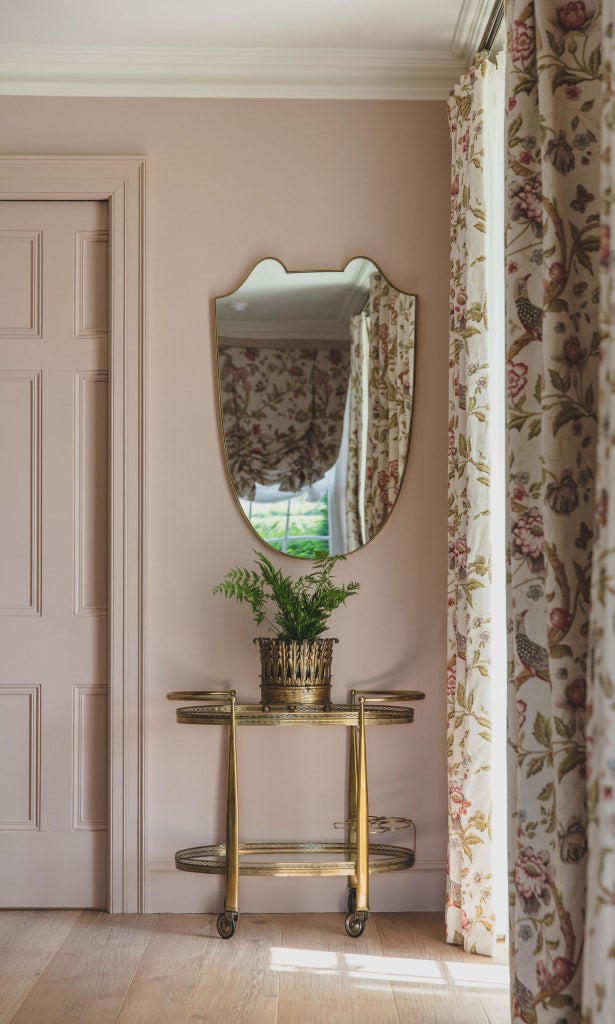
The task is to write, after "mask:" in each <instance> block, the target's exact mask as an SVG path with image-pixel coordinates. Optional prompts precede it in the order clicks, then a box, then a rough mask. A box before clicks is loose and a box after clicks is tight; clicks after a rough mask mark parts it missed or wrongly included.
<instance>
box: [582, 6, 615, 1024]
mask: <svg viewBox="0 0 615 1024" xmlns="http://www.w3.org/2000/svg"><path fill="white" fill-rule="evenodd" d="M614 25H615V2H614V0H603V33H602V47H603V81H604V86H603V107H602V139H603V142H602V158H601V246H600V262H601V272H600V321H601V345H600V361H599V388H598V405H599V420H598V422H599V430H598V449H597V470H596V494H597V498H598V500H597V507H596V517H595V524H594V533H595V538H594V549H593V566H592V587H591V595H592V612H591V632H590V650H591V652H592V657H591V659H590V666H589V679H588V688H587V714H588V721H587V725H586V730H585V735H586V743H587V810H588V828H587V846H588V864H587V909H586V924H585V948H584V966H583V1007H584V1017H583V1020H584V1021H585V1022H587V1024H606V1022H607V1020H608V1021H611V1020H612V1016H613V1007H614V1006H615V515H614V511H613V507H612V506H613V503H614V501H615V458H614V452H613V447H614V445H615V253H614V252H613V249H612V244H611V239H612V238H615V157H614V155H613V152H612V144H613V139H614V138H615V41H614V38H615V36H614Z"/></svg>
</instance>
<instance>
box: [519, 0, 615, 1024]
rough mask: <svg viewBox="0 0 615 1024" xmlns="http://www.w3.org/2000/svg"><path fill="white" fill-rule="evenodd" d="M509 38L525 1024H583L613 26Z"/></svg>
mask: <svg viewBox="0 0 615 1024" xmlns="http://www.w3.org/2000/svg"><path fill="white" fill-rule="evenodd" d="M507 20H508V60H507V240H506V250H507V251H506V258H507V268H506V269H507V323H508V333H507V381H508V402H507V444H508V459H507V465H508V495H507V504H508V535H509V546H508V581H509V630H510V642H511V643H510V672H509V751H510V758H509V793H510V799H511V808H510V815H511V823H510V831H509V839H510V857H509V863H510V901H511V966H512V998H513V1019H514V1021H519V1020H521V1021H525V1022H526V1024H561V1022H568V1021H570V1022H580V1021H581V1019H582V994H581V990H582V983H583V974H584V954H583V947H584V923H585V913H586V906H585V883H586V870H587V849H588V838H587V813H586V770H587V762H586V757H587V734H586V719H587V714H588V712H587V706H586V703H587V702H586V698H587V688H588V657H589V651H590V647H589V641H588V636H589V627H590V621H589V620H590V606H591V600H592V599H591V593H590V589H591V572H592V565H591V562H592V551H593V548H594V542H595V526H594V489H595V474H596V433H597V417H598V412H597V383H598V362H599V349H600V334H599V325H598V303H599V287H598V248H599V231H598V221H599V205H598V195H599V185H600V182H599V156H600V153H599V144H598V138H599V108H600V81H599V74H600V53H601V48H600V44H601V23H600V8H599V3H596V4H593V5H590V4H589V3H587V4H586V3H584V2H582V0H569V2H565V3H561V2H560V3H556V2H554V0H541V2H540V3H534V2H529V3H528V2H527V0H509V3H508V8H507ZM607 539H608V538H607V537H605V538H604V544H605V545H606V543H607ZM605 550H606V549H605ZM609 557H610V556H609ZM609 557H607V559H606V561H605V566H606V565H607V564H608V565H609V566H610V561H609ZM595 585H596V584H595V583H594V587H595ZM594 628H595V630H596V629H598V628H599V620H598V618H596V621H595V627H594ZM609 628H610V630H611V631H612V622H611V623H610V626H609ZM611 636H612V632H611ZM599 664H600V662H599ZM597 671H598V672H600V671H601V669H600V668H598V669H597ZM599 772H600V769H598V773H599ZM596 815H597V817H598V818H599V817H600V812H599V810H598V808H597V809H596ZM596 827H597V828H598V829H599V828H600V825H599V823H598V824H597V826H596ZM594 866H595V867H596V865H594ZM596 874H598V870H597V868H596ZM589 909H590V910H591V908H589ZM602 956H604V953H602ZM611 974H612V968H611ZM611 1014H612V1004H611V1006H610V1007H609V1008H608V1010H607V1009H606V1008H605V1007H604V1006H603V1009H602V1010H601V1011H599V1010H597V1009H596V1010H595V1012H594V1015H593V1016H589V1017H583V1020H588V1021H589V1020H591V1021H592V1024H597V1022H598V1021H600V1022H605V1024H606V1020H607V1016H608V1019H609V1020H612V1016H610V1015H611Z"/></svg>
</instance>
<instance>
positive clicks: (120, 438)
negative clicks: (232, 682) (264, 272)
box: [0, 156, 146, 913]
mask: <svg viewBox="0 0 615 1024" xmlns="http://www.w3.org/2000/svg"><path fill="white" fill-rule="evenodd" d="M145 171H146V161H145V158H144V157H142V156H92V157H90V156H0V200H3V199H4V200H10V199H13V200H54V199H55V200H62V199H63V200H70V199H73V200H75V199H82V200H85V199H94V200H100V199H103V200H106V201H107V202H108V204H109V259H110V278H109V283H110V289H109V292H110V297H109V310H110V317H109V380H110V389H109V859H108V879H107V907H108V910H109V911H111V912H112V913H143V911H144V909H145V891H144V890H145V872H144V842H145V799H144V782H145V742H144V708H143V704H144V693H143V688H144V669H145V664H144V663H145V643H144V637H145V540H146V515H145V471H146V459H145V425H146V420H145V411H146V410H145V399H146V395H145V384H146V363H145V309H146V306H145V270H146V266H145V265H146V254H145Z"/></svg>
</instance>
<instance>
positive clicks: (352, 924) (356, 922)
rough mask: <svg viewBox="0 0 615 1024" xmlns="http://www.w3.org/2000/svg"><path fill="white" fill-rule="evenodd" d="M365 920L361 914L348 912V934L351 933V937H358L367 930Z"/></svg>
mask: <svg viewBox="0 0 615 1024" xmlns="http://www.w3.org/2000/svg"><path fill="white" fill-rule="evenodd" d="M365 920H366V919H365V917H363V916H362V915H361V914H356V913H355V914H348V916H347V917H346V920H345V921H344V927H345V929H346V934H347V935H349V936H350V938H351V939H358V938H359V936H360V935H362V934H363V932H364V931H365Z"/></svg>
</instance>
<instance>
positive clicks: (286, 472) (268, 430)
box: [219, 345, 350, 499]
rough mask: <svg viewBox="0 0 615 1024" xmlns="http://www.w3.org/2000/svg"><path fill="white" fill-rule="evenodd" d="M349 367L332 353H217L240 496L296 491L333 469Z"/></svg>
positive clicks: (342, 352) (230, 349)
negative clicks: (259, 487) (261, 490)
mask: <svg viewBox="0 0 615 1024" xmlns="http://www.w3.org/2000/svg"><path fill="white" fill-rule="evenodd" d="M349 363H350V358H349V352H348V350H347V349H340V348H330V349H325V348H310V347H306V348H289V349H284V348H277V347H276V348H268V347H256V346H254V347H250V346H245V345H223V346H221V348H220V350H219V365H220V393H221V407H222V426H223V431H224V440H225V444H226V454H227V459H228V464H229V470H230V474H231V479H232V481H233V484H234V486H235V490H236V491H237V494H238V495H239V496H240V497H242V498H247V499H253V498H254V494H255V484H257V483H259V484H263V485H264V486H270V485H272V484H275V485H276V486H277V487H279V489H280V490H282V491H291V492H292V491H300V490H301V489H302V488H303V487H306V486H307V485H309V484H313V483H316V481H317V480H320V479H321V477H323V476H324V474H325V473H326V471H327V470H328V469H330V468H331V466H333V464H334V463H335V461H336V460H337V457H338V454H339V448H340V443H341V439H342V428H343V423H344V408H345V404H346V394H347V391H348V377H349Z"/></svg>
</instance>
